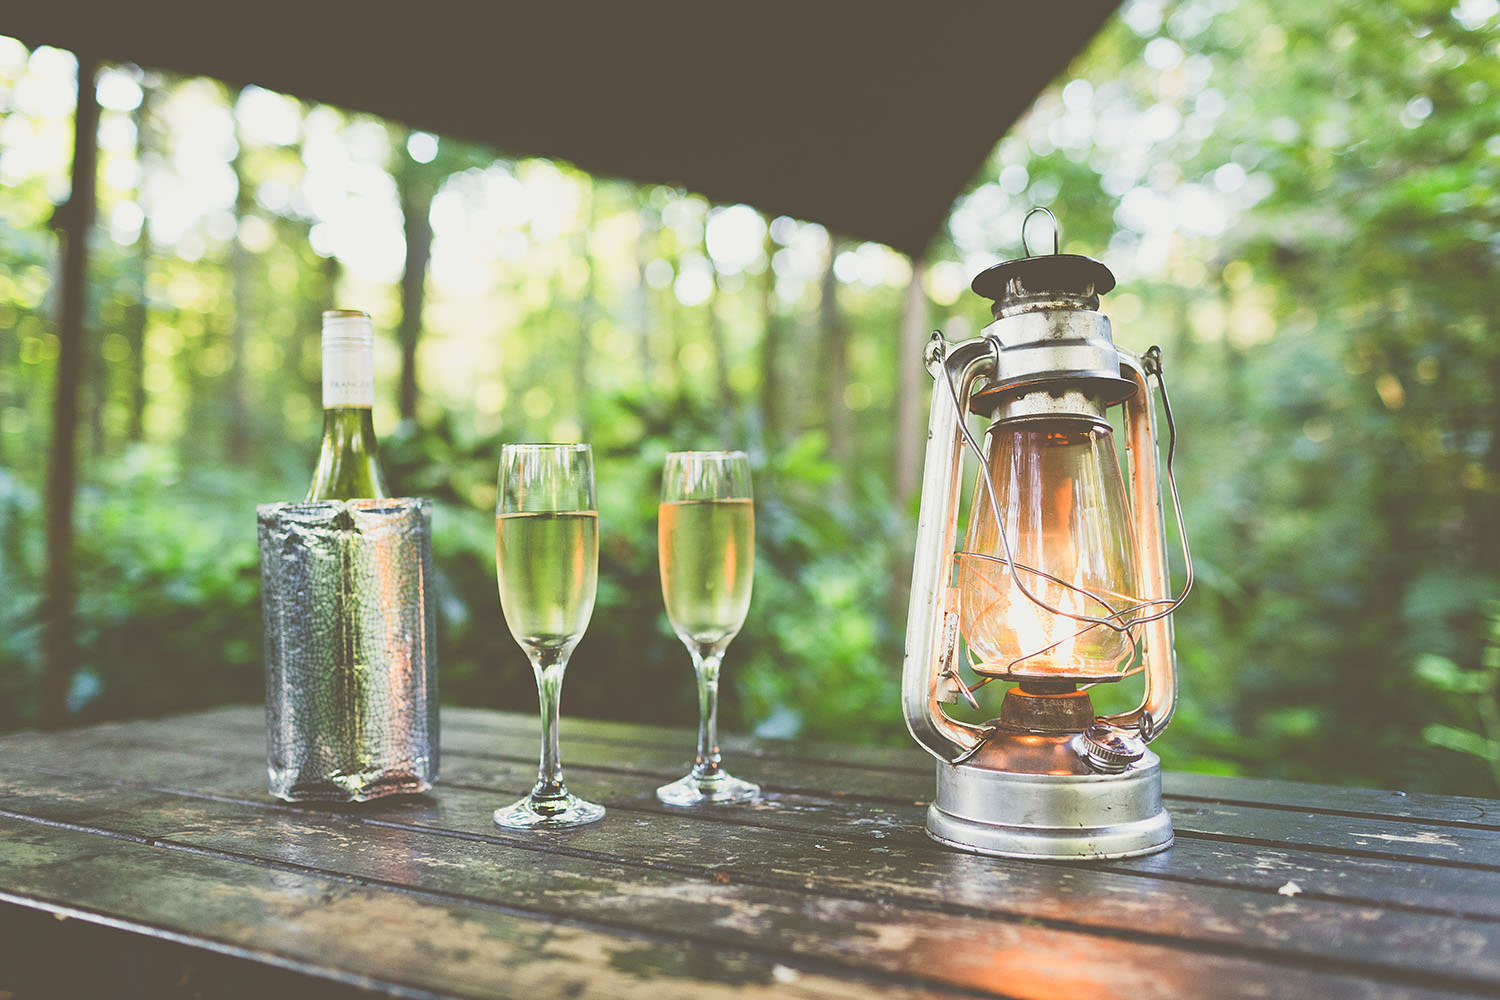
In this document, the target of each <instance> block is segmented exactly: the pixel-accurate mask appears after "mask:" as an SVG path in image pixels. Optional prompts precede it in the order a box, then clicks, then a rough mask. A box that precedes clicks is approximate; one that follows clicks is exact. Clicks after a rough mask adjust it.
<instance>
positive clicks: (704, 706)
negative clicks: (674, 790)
mask: <svg viewBox="0 0 1500 1000" xmlns="http://www.w3.org/2000/svg"><path fill="white" fill-rule="evenodd" d="M692 653H693V670H694V672H695V673H697V675H698V760H697V763H695V764H694V765H693V777H695V778H697V779H699V780H700V781H701V780H712V779H714V778H717V777H718V776H719V773H720V772H719V760H720V754H719V664H720V663H722V662H723V660H724V654H723V653H722V652H720V651H718V650H716V649H714V648H712V647H710V648H708V649H702V648H699V647H697V646H696V645H695V646H694V647H693V648H692Z"/></svg>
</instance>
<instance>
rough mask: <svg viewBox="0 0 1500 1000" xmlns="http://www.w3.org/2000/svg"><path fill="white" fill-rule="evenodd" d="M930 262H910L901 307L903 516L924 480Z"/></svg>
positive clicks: (899, 481) (899, 488)
mask: <svg viewBox="0 0 1500 1000" xmlns="http://www.w3.org/2000/svg"><path fill="white" fill-rule="evenodd" d="M926 275H927V261H926V260H925V259H923V258H920V257H919V258H917V259H915V260H913V261H912V262H911V283H910V284H908V285H907V286H906V300H905V303H904V304H903V306H902V308H901V350H900V353H899V355H898V356H897V358H896V371H897V373H898V375H897V382H896V455H895V468H894V470H893V472H894V475H893V477H892V481H893V482H894V483H895V484H896V490H895V501H896V508H897V509H898V510H899V511H901V512H902V513H903V515H904V514H905V513H907V512H909V511H910V510H911V507H912V503H913V501H914V500H915V499H916V496H917V490H918V488H919V487H920V486H921V482H922V460H923V457H924V456H923V454H922V445H923V443H924V442H925V441H926V440H927V430H926V428H927V414H926V413H925V412H924V411H925V407H924V406H923V405H922V404H923V403H924V402H927V400H926V399H924V396H925V393H923V391H922V390H923V389H924V388H927V387H929V386H931V384H932V380H931V379H930V378H928V376H927V371H926V369H925V367H924V366H923V364H922V351H923V349H924V348H925V346H926V344H927V337H928V325H927V324H928V318H929V317H928V309H927V293H926V292H925V291H924V290H923V288H922V280H923V278H925V277H926Z"/></svg>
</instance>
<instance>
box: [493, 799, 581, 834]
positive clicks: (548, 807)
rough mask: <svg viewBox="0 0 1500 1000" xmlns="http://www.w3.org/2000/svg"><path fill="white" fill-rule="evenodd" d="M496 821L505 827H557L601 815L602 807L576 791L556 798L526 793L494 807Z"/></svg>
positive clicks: (507, 828) (563, 826)
mask: <svg viewBox="0 0 1500 1000" xmlns="http://www.w3.org/2000/svg"><path fill="white" fill-rule="evenodd" d="M494 818H495V825H496V826H498V827H502V828H504V829H506V830H558V829H565V828H567V827H570V826H583V825H585V824H587V823H594V822H597V821H599V820H601V819H603V818H604V807H603V806H601V805H599V804H598V803H597V802H587V801H585V800H583V799H580V798H579V797H578V796H576V795H571V794H570V795H566V796H564V797H562V798H557V799H533V798H532V797H531V796H529V795H528V796H527V797H526V798H524V799H518V800H516V801H515V802H513V803H511V804H510V805H508V806H505V807H504V808H502V809H496V810H495V816H494Z"/></svg>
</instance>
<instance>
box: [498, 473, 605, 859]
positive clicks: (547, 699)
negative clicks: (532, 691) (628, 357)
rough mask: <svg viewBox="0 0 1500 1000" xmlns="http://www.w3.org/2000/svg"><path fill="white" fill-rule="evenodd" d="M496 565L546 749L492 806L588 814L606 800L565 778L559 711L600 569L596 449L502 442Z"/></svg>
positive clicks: (533, 819)
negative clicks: (508, 796)
mask: <svg viewBox="0 0 1500 1000" xmlns="http://www.w3.org/2000/svg"><path fill="white" fill-rule="evenodd" d="M499 494H500V496H499V500H498V502H497V504H496V508H495V565H496V573H497V576H498V578H499V584H500V607H501V609H502V610H503V611H504V613H505V623H506V625H507V626H508V627H509V628H510V634H511V636H512V637H514V638H515V640H516V642H517V644H518V645H520V647H521V649H522V650H524V651H525V653H526V657H527V659H529V660H530V661H531V668H532V670H533V672H534V673H535V674H536V686H537V695H538V697H539V699H540V701H541V711H542V754H541V762H540V764H539V766H538V769H537V780H536V785H535V786H534V787H533V788H532V789H531V794H529V795H527V796H526V797H525V798H522V799H520V800H518V801H516V802H514V803H512V804H511V805H509V806H506V807H504V808H501V809H497V810H495V816H494V819H495V825H496V826H500V827H503V828H505V829H509V830H531V829H556V828H560V827H571V826H580V825H582V824H584V823H592V822H594V821H595V820H598V819H601V818H602V817H603V816H604V807H603V806H601V805H599V804H597V803H594V802H586V801H584V800H583V799H580V798H579V797H578V796H576V795H574V794H572V793H571V792H569V791H568V787H567V785H566V784H564V783H563V773H562V753H561V750H560V748H559V746H558V732H557V723H558V714H559V710H560V705H561V701H562V682H563V674H564V672H565V671H566V670H567V667H568V657H569V656H571V655H572V653H573V647H574V646H576V645H578V640H579V639H580V638H582V637H583V633H584V630H585V629H586V628H588V624H589V618H590V617H591V616H592V614H593V611H594V591H595V587H596V585H597V583H598V575H599V514H598V510H597V509H596V506H595V502H594V462H593V452H592V451H591V450H590V448H589V446H588V445H586V444H508V445H505V446H504V447H503V448H502V449H501V451H500V482H499Z"/></svg>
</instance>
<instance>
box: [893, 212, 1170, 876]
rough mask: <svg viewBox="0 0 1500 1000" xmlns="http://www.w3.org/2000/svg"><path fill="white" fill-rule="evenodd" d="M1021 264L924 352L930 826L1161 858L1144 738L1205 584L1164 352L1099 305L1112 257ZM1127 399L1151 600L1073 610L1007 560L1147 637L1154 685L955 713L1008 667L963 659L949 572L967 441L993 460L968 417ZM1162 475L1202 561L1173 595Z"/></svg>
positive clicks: (957, 839) (913, 648)
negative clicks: (1122, 331) (1128, 696)
mask: <svg viewBox="0 0 1500 1000" xmlns="http://www.w3.org/2000/svg"><path fill="white" fill-rule="evenodd" d="M1049 214H1050V213H1049ZM1028 218H1029V217H1028ZM1032 262H1036V263H1035V264H1033V263H1032ZM1006 268H1009V269H1010V270H1009V271H1007V272H1006V273H1005V274H996V275H993V276H989V277H987V276H988V275H989V272H986V274H985V275H981V276H980V278H978V279H976V281H975V289H976V291H981V292H982V293H983V292H984V291H985V289H986V288H987V287H988V288H994V287H996V285H995V281H994V280H990V279H991V278H993V279H995V280H999V279H1001V278H1004V279H1005V281H1006V284H1004V286H1003V287H1001V289H1000V291H1001V294H998V295H996V296H994V297H995V298H996V304H995V307H994V311H995V315H996V319H995V322H993V323H992V324H990V325H989V326H988V327H986V328H985V329H984V330H983V331H981V333H980V335H979V336H978V337H976V338H974V339H972V340H968V341H964V342H962V343H958V344H951V345H950V344H949V343H948V342H946V341H945V340H944V339H943V337H942V335H941V334H940V333H938V332H936V331H934V333H933V338H932V340H931V341H930V342H929V344H928V345H927V348H926V350H925V352H924V359H923V360H924V362H925V364H926V367H927V370H928V372H929V374H931V375H932V377H933V379H934V381H935V383H937V384H936V385H935V386H934V392H933V394H932V404H931V408H930V412H929V419H928V447H927V454H926V457H925V460H924V465H923V473H922V495H921V507H920V511H919V514H918V522H917V539H916V557H915V560H914V562H913V569H912V588H911V603H910V606H909V609H908V617H907V632H906V648H905V652H904V658H903V664H902V709H903V714H904V715H905V717H906V723H907V728H908V729H909V730H910V732H911V735H912V737H913V738H914V739H915V740H916V741H917V743H918V744H920V745H921V746H922V747H923V748H924V749H926V750H927V751H928V752H929V753H930V754H932V755H933V757H935V758H936V759H937V795H936V797H935V799H934V801H933V803H932V805H931V807H930V808H929V810H928V817H927V831H928V834H929V835H930V836H932V837H933V838H934V839H936V840H938V841H940V842H943V843H946V844H949V845H950V846H954V847H957V848H960V849H963V850H969V851H974V852H978V853H983V854H994V855H1003V856H1016V857H1045V858H1111V857H1128V856H1132V855H1137V854H1145V853H1150V852H1152V851H1156V850H1160V849H1162V848H1165V847H1166V846H1168V845H1170V844H1171V842H1172V826H1171V820H1170V818H1169V817H1168V815H1167V813H1166V811H1165V809H1164V808H1163V807H1162V802H1161V778H1160V761H1159V759H1158V758H1157V757H1156V755H1155V754H1153V753H1151V752H1150V751H1149V750H1148V749H1146V746H1145V744H1147V743H1149V742H1151V741H1152V740H1154V739H1155V738H1156V737H1158V736H1159V735H1161V733H1162V731H1163V730H1164V729H1165V728H1166V727H1167V725H1168V723H1169V722H1170V721H1171V719H1172V715H1173V713H1174V711H1175V709H1176V704H1177V662H1176V656H1175V653H1174V650H1173V628H1172V618H1171V612H1172V611H1173V610H1175V609H1176V607H1177V606H1178V605H1179V604H1180V603H1181V601H1182V600H1183V598H1185V597H1186V596H1187V592H1188V590H1189V589H1191V586H1192V576H1191V567H1192V559H1191V553H1190V551H1189V550H1188V547H1187V536H1186V533H1185V531H1183V524H1182V510H1181V504H1180V502H1179V501H1178V497H1177V488H1176V482H1175V477H1174V476H1173V475H1172V469H1171V463H1172V455H1173V452H1174V451H1175V437H1176V434H1175V426H1173V424H1172V418H1171V408H1170V402H1169V401H1168V400H1167V396H1166V386H1165V382H1164V381H1163V379H1162V370H1161V356H1160V351H1159V350H1158V349H1157V348H1154V347H1153V348H1152V349H1151V350H1149V351H1147V352H1146V353H1145V354H1144V355H1136V354H1134V353H1133V352H1131V351H1128V350H1126V349H1124V348H1120V347H1117V346H1116V345H1115V344H1114V342H1113V338H1112V336H1111V332H1110V323H1109V319H1108V317H1106V316H1104V315H1103V314H1102V313H1100V312H1097V311H1096V310H1095V309H1094V308H1093V307H1095V306H1097V303H1098V298H1097V294H1098V292H1101V291H1108V290H1109V289H1110V288H1112V287H1113V285H1114V279H1113V276H1112V275H1110V273H1109V271H1108V269H1107V268H1105V267H1104V265H1103V264H1100V263H1099V262H1098V261H1094V260H1090V259H1089V258H1086V257H1077V256H1074V255H1065V254H1058V253H1056V243H1055V236H1054V253H1053V254H1051V255H1047V256H1044V257H1030V256H1028V257H1026V258H1023V259H1019V260H1016V261H1010V262H1007V263H1006V264H1004V265H998V266H997V268H995V269H992V270H994V271H1001V270H1003V269H1006ZM1063 268H1065V269H1067V273H1068V274H1069V275H1070V276H1071V277H1072V278H1074V279H1077V278H1078V277H1079V276H1080V275H1082V276H1083V278H1084V279H1086V280H1083V281H1082V282H1081V283H1079V282H1078V281H1074V282H1073V284H1072V285H1071V286H1070V287H1063V288H1062V290H1060V291H1055V292H1051V291H1048V286H1049V284H1050V283H1051V278H1052V277H1053V276H1055V274H1056V273H1058V271H1059V269H1063ZM1018 275H1019V277H1018ZM1062 284H1063V285H1064V286H1068V283H1067V282H1063V283H1062ZM1153 379H1154V380H1155V382H1156V386H1155V387H1154V386H1153V384H1152V381H1153ZM1157 389H1159V395H1160V397H1161V399H1162V403H1163V408H1164V410H1165V412H1166V416H1167V421H1168V427H1169V431H1170V444H1169V448H1168V457H1167V462H1166V470H1165V473H1166V474H1165V476H1163V475H1162V471H1163V470H1162V468H1161V462H1160V460H1159V456H1158V450H1157V419H1156V399H1157V396H1158V391H1157ZM1117 404H1119V405H1123V407H1124V420H1123V423H1124V443H1125V451H1126V455H1127V459H1128V462H1127V464H1128V490H1129V495H1130V499H1131V505H1132V509H1133V511H1134V518H1135V526H1136V530H1135V534H1136V545H1137V547H1138V548H1137V553H1138V567H1139V569H1138V577H1139V579H1138V586H1137V593H1138V595H1141V596H1142V597H1143V600H1142V601H1141V602H1140V603H1138V604H1136V605H1134V606H1132V607H1130V608H1125V609H1118V610H1116V609H1113V608H1111V607H1110V606H1109V605H1108V604H1107V602H1104V601H1103V600H1102V599H1101V598H1099V597H1098V596H1097V595H1090V596H1091V597H1092V598H1093V599H1094V600H1095V601H1099V602H1100V604H1099V606H1103V607H1105V608H1106V609H1109V614H1108V615H1098V616H1090V615H1087V614H1079V613H1069V612H1065V611H1062V610H1061V609H1058V608H1054V607H1052V606H1051V605H1048V604H1046V603H1045V602H1044V601H1042V600H1041V599H1040V598H1038V597H1037V596H1035V595H1034V594H1032V593H1031V592H1030V591H1029V590H1028V589H1027V588H1026V586H1025V584H1024V583H1022V582H1021V579H1020V575H1019V573H1018V572H1017V566H1016V564H1015V561H1014V560H1013V559H1012V558H1011V552H1012V549H1011V546H1010V543H1009V541H1008V540H1006V541H1005V546H1006V557H1005V559H1003V560H999V561H1002V562H1007V563H1009V564H1010V566H1009V568H1010V572H1011V574H1012V577H1013V579H1014V580H1015V583H1016V584H1017V586H1018V587H1019V588H1020V589H1021V591H1022V592H1023V593H1025V594H1026V596H1027V597H1029V598H1030V599H1031V600H1032V601H1034V602H1035V603H1037V604H1038V605H1040V606H1041V607H1043V608H1045V609H1047V610H1049V611H1052V612H1054V613H1058V614H1064V615H1067V616H1068V617H1071V618H1074V619H1076V620H1078V621H1080V622H1081V623H1083V628H1085V629H1087V628H1091V627H1110V628H1115V629H1117V630H1119V631H1125V632H1127V633H1128V634H1130V635H1131V638H1132V643H1135V642H1137V636H1139V647H1140V648H1139V656H1140V660H1141V666H1140V667H1139V668H1138V672H1140V673H1141V674H1142V676H1143V680H1144V690H1143V693H1142V697H1141V700H1140V703H1139V704H1138V705H1136V707H1134V708H1133V709H1131V710H1129V711H1126V712H1121V713H1118V714H1114V715H1108V716H1103V717H1099V718H1097V719H1096V718H1093V717H1092V707H1091V704H1090V703H1089V702H1088V700H1087V698H1086V697H1084V698H1082V699H1081V705H1080V704H1079V703H1078V702H1077V700H1073V701H1072V702H1071V703H1068V704H1065V703H1064V701H1065V700H1057V699H1054V701H1056V705H1055V706H1048V708H1049V709H1050V708H1056V710H1057V711H1058V712H1061V713H1063V714H1064V715H1066V714H1067V713H1068V712H1072V713H1074V714H1075V715H1076V713H1077V712H1078V711H1085V713H1086V714H1085V716H1084V717H1083V718H1081V719H1079V718H1074V719H1073V720H1072V722H1066V721H1065V722H1064V723H1062V724H1061V725H1060V726H1041V727H1037V728H1035V729H1032V730H1027V729H1026V727H1024V726H1019V727H1018V726H1016V725H1014V724H1012V723H1009V722H1007V721H1006V718H1005V713H1004V712H1002V717H1001V718H1000V719H996V720H992V721H991V722H989V723H986V724H983V725H976V724H974V723H969V722H964V721H962V720H959V719H955V718H953V717H952V716H950V715H949V714H948V713H947V712H945V711H944V710H943V707H942V706H943V704H944V703H953V702H956V701H958V700H959V699H960V698H962V699H964V700H966V701H968V702H970V703H971V704H974V705H976V706H977V701H976V699H975V698H974V696H973V690H974V688H976V687H978V686H980V685H982V684H983V683H985V682H987V681H988V680H991V679H993V678H991V677H985V678H981V680H980V681H979V682H978V683H977V684H974V685H966V684H965V683H964V681H963V680H962V679H961V677H960V676H959V672H958V669H957V665H956V662H955V661H956V658H957V645H958V631H959V630H958V623H959V608H958V607H957V590H956V588H953V587H951V586H950V585H949V583H950V579H951V577H950V574H951V571H952V570H951V567H952V561H953V558H954V554H955V551H954V550H955V540H956V538H957V532H958V514H959V500H960V476H961V475H962V471H963V461H962V459H963V453H964V449H965V448H966V447H967V448H969V449H971V450H972V451H973V452H974V454H975V455H976V456H978V457H979V458H980V461H981V468H983V461H984V455H983V452H982V450H981V449H980V448H979V446H978V444H977V443H976V442H975V440H974V437H973V435H972V434H971V432H970V431H969V428H968V427H967V424H966V420H967V417H968V415H969V414H970V413H971V412H974V413H981V414H982V413H985V412H990V413H998V414H999V415H1000V418H1001V421H1002V422H1009V421H1014V420H1030V419H1058V418H1084V419H1088V420H1092V421H1095V422H1102V421H1104V420H1105V414H1106V411H1107V409H1108V408H1109V407H1111V406H1113V405H1117ZM980 480H981V482H983V483H984V486H985V491H986V492H987V494H988V495H987V496H984V497H981V496H975V497H974V498H973V503H974V504H978V503H982V502H985V501H987V502H988V503H990V504H991V505H992V507H993V508H994V512H995V514H996V520H997V527H998V528H999V535H1000V537H1001V538H1002V539H1005V531H1004V529H1003V524H1004V521H1003V520H1002V519H1001V518H1000V517H999V510H998V505H997V503H996V499H995V496H994V492H993V486H992V485H991V484H990V483H989V482H988V480H987V479H986V478H985V477H984V476H983V475H981V476H980ZM1163 482H1165V484H1166V486H1167V488H1168V491H1169V493H1170V496H1171V499H1172V503H1173V507H1174V513H1175V515H1176V522H1177V527H1178V531H1179V535H1180V538H1181V541H1182V548H1183V555H1184V558H1185V560H1186V565H1187V572H1188V575H1187V580H1186V582H1185V584H1184V587H1183V591H1182V593H1181V594H1179V595H1178V596H1177V597H1172V596H1171V589H1170V578H1169V566H1168V559H1167V545H1166V525H1165V509H1164V503H1163V497H1162V484H1163ZM1036 572H1039V571H1036ZM1013 665H1014V664H1012V666H1013ZM1134 672H1137V671H1129V673H1134ZM1000 676H1006V675H1005V674H1004V673H1003V672H1002V673H1001V674H1000ZM1120 676H1125V675H1123V674H1122V675H1120ZM1111 679H1118V677H1115V678H1111ZM1014 693H1016V692H1012V694H1014ZM1022 700H1024V699H1022Z"/></svg>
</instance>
